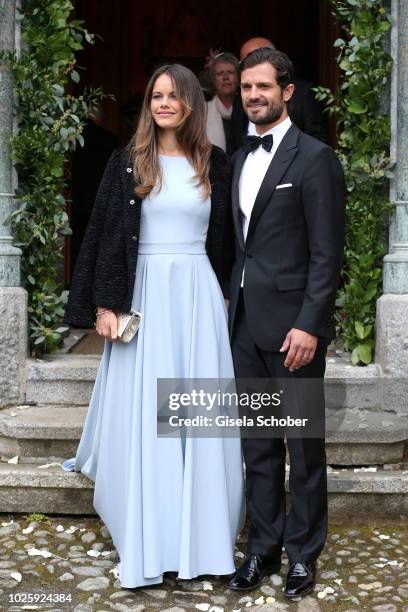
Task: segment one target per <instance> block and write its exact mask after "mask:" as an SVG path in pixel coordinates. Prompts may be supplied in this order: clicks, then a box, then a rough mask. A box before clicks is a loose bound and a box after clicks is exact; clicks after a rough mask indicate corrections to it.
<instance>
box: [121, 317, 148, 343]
mask: <svg viewBox="0 0 408 612" xmlns="http://www.w3.org/2000/svg"><path fill="white" fill-rule="evenodd" d="M116 316H117V319H118V340H120V341H121V342H130V341H131V340H132V339H133V338H134V337H135V335H136V334H137V331H138V329H139V326H140V322H141V320H142V313H141V312H138V311H137V310H131V311H130V312H129V313H119V314H117V315H116Z"/></svg>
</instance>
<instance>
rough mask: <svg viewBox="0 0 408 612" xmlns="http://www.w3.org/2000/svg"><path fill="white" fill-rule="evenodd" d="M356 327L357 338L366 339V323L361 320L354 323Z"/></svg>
mask: <svg viewBox="0 0 408 612" xmlns="http://www.w3.org/2000/svg"><path fill="white" fill-rule="evenodd" d="M354 329H355V330H356V334H357V338H359V340H364V325H363V324H362V323H360V321H356V322H355V323H354Z"/></svg>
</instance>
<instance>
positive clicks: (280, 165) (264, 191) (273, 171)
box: [247, 123, 299, 240]
mask: <svg viewBox="0 0 408 612" xmlns="http://www.w3.org/2000/svg"><path fill="white" fill-rule="evenodd" d="M298 136H299V130H298V128H297V127H296V126H295V125H294V124H293V123H292V125H291V126H290V128H289V129H288V131H287V132H286V134H285V136H284V137H283V139H282V142H281V143H280V145H279V147H278V149H277V151H276V153H275V155H274V156H273V159H272V161H271V163H270V164H269V167H268V170H267V171H266V174H265V177H264V179H263V181H262V183H261V186H260V188H259V191H258V195H257V196H256V198H255V202H254V207H253V209H252V213H251V219H250V221H249V227H248V234H247V240H248V238H249V237H250V235H251V233H252V232H253V229H254V227H255V225H256V223H257V221H258V219H259V217H260V216H261V214H262V212H263V210H264V208H265V206H266V205H267V203H268V201H269V199H270V196H271V194H272V193H273V191H274V190H275V188H276V185H278V184H279V182H280V180H281V178H282V176H283V175H284V173H285V172H286V170H287V169H288V167H289V166H290V164H291V163H292V160H293V158H294V157H295V155H296V153H297V152H298V146H297V141H298Z"/></svg>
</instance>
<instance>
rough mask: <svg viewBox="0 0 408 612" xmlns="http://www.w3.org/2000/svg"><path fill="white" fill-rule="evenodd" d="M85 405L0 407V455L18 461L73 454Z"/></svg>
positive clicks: (53, 458) (81, 426) (42, 461)
mask: <svg viewBox="0 0 408 612" xmlns="http://www.w3.org/2000/svg"><path fill="white" fill-rule="evenodd" d="M86 412H87V406H67V405H55V406H53V405H51V404H47V405H39V406H17V407H13V408H7V409H5V410H2V411H0V456H1V459H2V460H5V459H10V458H12V457H15V456H16V455H17V456H18V457H19V463H49V462H52V461H59V462H60V461H62V460H64V459H67V458H68V457H73V456H75V454H76V450H77V447H78V442H79V440H80V437H81V433H82V429H83V426H84V421H85V416H86Z"/></svg>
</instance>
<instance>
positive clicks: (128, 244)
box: [63, 64, 244, 588]
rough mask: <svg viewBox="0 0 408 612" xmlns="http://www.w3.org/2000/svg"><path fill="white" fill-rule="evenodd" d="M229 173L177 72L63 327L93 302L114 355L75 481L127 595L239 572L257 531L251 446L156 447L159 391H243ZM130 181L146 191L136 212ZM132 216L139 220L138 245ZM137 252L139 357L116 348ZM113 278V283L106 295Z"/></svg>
mask: <svg viewBox="0 0 408 612" xmlns="http://www.w3.org/2000/svg"><path fill="white" fill-rule="evenodd" d="M129 151H130V154H129ZM129 155H130V157H129ZM129 159H130V160H131V161H130V162H129ZM123 160H127V161H125V162H124V164H123ZM130 164H131V165H130ZM227 167H228V164H227V161H226V159H225V155H224V153H222V152H221V151H220V150H217V148H216V147H212V146H211V145H210V143H209V142H208V140H207V138H206V136H205V102H204V98H203V96H202V93H201V90H200V86H199V83H198V81H197V79H196V77H195V76H194V74H193V73H192V72H190V71H189V70H188V69H187V68H185V67H183V66H180V65H177V64H175V65H170V66H165V67H162V68H160V69H158V70H157V71H156V72H155V74H154V75H153V77H152V79H151V80H150V82H149V85H148V87H147V91H146V96H145V101H144V105H143V109H142V113H141V118H140V122H139V126H138V130H137V132H136V134H135V136H134V138H133V141H132V142H131V149H129V150H128V151H127V152H126V151H125V152H119V153H116V154H114V155H113V156H112V158H111V160H110V162H109V164H108V168H107V170H106V171H105V175H104V179H103V180H102V184H101V187H100V193H99V197H100V198H101V201H102V200H103V201H104V202H105V204H104V217H103V219H102V220H101V213H100V210H102V208H103V207H102V205H101V204H100V203H98V198H97V203H96V205H95V211H94V213H93V217H91V221H90V224H89V227H88V228H87V234H86V235H85V239H84V243H83V245H82V247H81V252H80V255H79V258H78V262H77V266H76V270H75V273H74V278H73V282H72V285H71V292H70V298H69V302H68V304H67V308H66V315H65V319H64V320H65V321H66V322H68V323H72V324H76V325H77V326H81V323H83V325H85V322H86V317H85V316H83V315H82V314H81V312H80V310H81V308H84V304H85V303H86V304H87V307H88V306H89V304H88V302H89V303H91V301H92V304H93V306H94V307H96V330H97V332H98V333H99V334H101V335H102V336H104V337H105V344H104V351H103V355H102V359H101V363H100V367H99V370H98V374H97V378H96V382H95V386H94V389H93V393H92V397H91V401H90V404H89V409H88V413H87V417H86V421H85V426H84V430H83V433H82V437H81V440H80V444H79V447H78V451H77V454H76V457H75V458H73V459H69V460H67V461H66V462H65V463H64V466H63V467H64V469H67V470H76V471H80V472H82V473H83V474H85V475H86V476H87V477H88V478H90V479H92V480H93V481H94V482H95V491H94V507H95V510H96V512H97V513H98V514H99V516H100V517H101V518H102V520H103V521H104V523H105V524H106V526H107V528H108V529H109V531H110V534H111V536H112V540H113V543H114V545H115V547H116V549H117V551H118V555H119V559H120V563H119V578H120V582H121V585H122V586H123V587H128V588H132V587H139V586H143V585H151V584H157V583H160V582H162V581H163V573H164V572H168V571H171V572H177V574H178V577H179V578H183V579H189V578H194V577H197V576H199V575H203V574H213V575H222V574H231V573H232V572H234V570H235V566H234V544H235V540H236V536H237V534H238V532H239V530H240V528H241V527H242V523H243V518H244V497H243V475H242V457H241V445H240V439H239V437H235V438H233V437H232V438H225V437H224V438H223V437H212V438H209V437H206V438H205V437H186V438H185V439H182V438H180V437H172V438H165V437H158V436H157V379H158V378H200V379H203V378H212V379H233V377H234V371H233V364H232V357H231V350H230V345H229V338H228V331H227V311H226V306H225V303H224V299H223V294H222V291H221V287H220V283H222V280H223V276H225V273H224V272H221V270H223V268H224V266H223V262H222V257H223V256H225V257H227V251H226V244H225V243H224V242H223V239H224V236H225V235H226V233H227V232H226V231H225V230H226V229H227V228H226V227H225V226H226V223H227V191H228V190H227V180H228V176H227V174H228V172H227ZM126 173H128V176H126ZM119 175H120V178H119ZM129 175H130V176H129ZM123 176H124V177H125V179H126V180H130V181H131V182H133V177H134V178H135V181H134V185H133V188H132V189H133V195H132V193H131V198H132V199H130V200H129V199H127V198H128V195H126V193H127V192H126V188H124V187H123V182H122V183H121V182H120V181H122V180H123ZM135 186H136V189H134V187H135ZM105 192H106V193H108V196H107V197H102V196H104V194H105ZM101 194H102V195H101ZM118 194H119V195H118ZM127 206H130V207H131V208H132V209H133V210H134V209H135V208H136V209H137V208H138V207H139V208H140V210H139V215H138V216H137V215H136V217H135V218H136V220H137V222H135V227H132V228H129V231H130V234H129V232H128V229H127V226H128V225H129V224H130V225H132V223H133V221H132V222H130V221H129V217H126V216H125V215H124V213H123V212H122V210H123V209H124V208H125V207H127ZM98 211H99V212H98ZM121 215H122V217H121ZM132 218H133V217H132ZM139 222H140V231H139V233H138V227H137V226H138V225H139ZM98 228H99V229H98ZM132 241H133V242H132ZM134 242H137V244H138V248H137V265H136V269H135V271H134V272H133V276H132V275H131V277H132V278H134V285H133V287H132V293H131V296H130V301H131V307H132V309H134V310H138V311H140V312H141V313H142V322H141V326H140V329H139V331H138V333H137V335H136V336H135V337H134V338H133V339H132V340H131V341H130V342H129V343H127V344H126V343H123V342H120V341H118V340H117V337H116V334H117V319H116V314H115V313H116V312H118V311H127V310H129V303H127V304H126V299H124V298H123V299H122V301H121V304H122V305H125V306H126V307H124V308H120V307H113V306H112V305H114V304H118V303H119V301H120V294H121V287H122V286H123V284H124V283H123V278H122V276H123V275H124V276H126V275H127V274H128V268H129V264H130V265H132V258H131V252H132V251H131V249H132V248H135V247H134ZM118 245H119V246H118ZM110 249H111V251H112V252H110ZM93 254H95V255H93ZM101 262H102V263H101ZM105 267H109V279H111V281H112V282H111V283H110V284H109V287H106V289H105V290H104V288H103V287H102V288H100V287H99V284H98V283H100V280H99V279H100V278H101V277H103V274H104V273H105ZM115 275H116V276H115ZM91 286H92V287H93V289H92V291H93V293H92V294H91V296H90V294H89V291H90V287H91ZM103 291H105V293H103ZM115 292H117V293H118V296H115V297H113V294H114V293H115ZM89 296H90V297H89ZM101 296H103V297H101ZM128 298H129V296H128ZM115 300H116V301H115ZM128 302H129V299H128ZM78 313H79V314H78Z"/></svg>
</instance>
